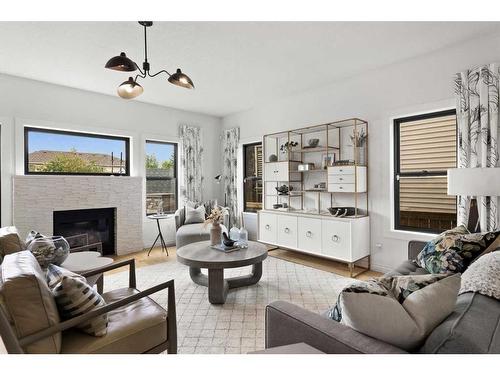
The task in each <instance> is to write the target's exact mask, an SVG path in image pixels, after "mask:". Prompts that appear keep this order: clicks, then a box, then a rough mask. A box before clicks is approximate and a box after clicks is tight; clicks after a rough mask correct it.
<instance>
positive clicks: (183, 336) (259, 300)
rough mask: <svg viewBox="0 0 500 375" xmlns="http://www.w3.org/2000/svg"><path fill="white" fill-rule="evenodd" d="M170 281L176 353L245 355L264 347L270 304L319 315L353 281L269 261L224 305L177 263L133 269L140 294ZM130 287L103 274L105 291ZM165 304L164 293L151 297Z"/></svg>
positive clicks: (123, 275)
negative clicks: (174, 303)
mask: <svg viewBox="0 0 500 375" xmlns="http://www.w3.org/2000/svg"><path fill="white" fill-rule="evenodd" d="M249 272H250V267H243V268H237V269H232V270H227V271H226V274H225V276H226V277H231V276H238V275H244V274H247V273H249ZM170 279H174V280H175V293H176V300H177V327H178V352H179V353H180V354H187V353H216V354H223V353H247V352H250V351H254V350H260V349H264V312H265V307H266V305H267V304H268V303H270V302H273V301H276V300H284V301H290V302H292V303H295V304H297V305H300V306H303V307H305V308H306V309H308V310H311V311H315V312H318V313H322V312H324V311H325V310H327V309H328V308H329V307H330V306H331V305H333V304H334V303H335V302H336V299H337V294H338V293H339V291H340V290H341V289H342V288H343V287H344V286H345V285H347V284H349V283H350V282H351V281H352V279H349V278H346V277H342V276H338V275H335V274H333V273H330V272H325V271H320V270H317V269H314V268H310V267H307V266H303V265H299V264H296V263H291V262H287V261H284V260H281V259H277V258H273V257H268V258H267V259H266V260H265V261H264V263H263V275H262V279H261V280H260V281H259V283H258V284H256V285H252V286H249V287H243V288H238V289H231V290H229V293H228V296H227V300H226V303H225V304H224V305H212V304H210V303H209V302H208V292H207V288H206V287H203V286H200V285H196V284H195V283H193V282H192V281H191V279H190V277H189V271H188V267H186V266H184V265H181V264H179V263H177V262H168V263H161V264H156V265H153V266H147V267H141V268H138V269H137V287H138V289H139V290H143V289H146V288H149V287H151V286H154V285H156V284H159V283H161V282H164V281H167V280H170ZM127 285H128V272H120V273H115V274H111V275H106V276H105V280H104V289H105V291H106V290H110V289H115V288H120V287H126V286H127ZM153 298H154V299H155V300H156V301H157V302H158V303H159V304H160V305H162V306H166V305H167V292H166V291H162V292H159V293H156V294H155V295H153Z"/></svg>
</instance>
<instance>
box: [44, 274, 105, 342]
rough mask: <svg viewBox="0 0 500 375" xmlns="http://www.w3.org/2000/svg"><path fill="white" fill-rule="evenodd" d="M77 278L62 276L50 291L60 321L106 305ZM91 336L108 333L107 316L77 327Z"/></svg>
mask: <svg viewBox="0 0 500 375" xmlns="http://www.w3.org/2000/svg"><path fill="white" fill-rule="evenodd" d="M81 279H82V278H81V276H79V277H71V276H62V279H61V281H60V282H59V283H58V284H57V285H56V286H55V288H54V289H53V290H52V293H53V294H54V297H55V300H56V304H57V308H58V309H59V314H60V316H61V319H62V320H68V319H71V318H74V317H76V316H79V315H82V314H84V313H86V312H89V311H91V310H94V309H96V308H98V307H102V306H105V305H106V302H105V301H104V299H103V298H102V297H101V296H100V295H99V293H97V291H95V290H94V289H93V288H92V287H91V286H89V285H88V284H87V283H86V282H84V281H82V280H81ZM77 328H78V329H80V330H82V331H83V332H85V333H88V334H89V335H92V336H104V335H105V334H106V333H107V332H108V314H103V315H99V316H97V317H95V318H93V319H91V320H88V321H85V322H83V323H81V324H79V325H78V326H77Z"/></svg>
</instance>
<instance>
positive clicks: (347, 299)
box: [329, 274, 460, 351]
mask: <svg viewBox="0 0 500 375" xmlns="http://www.w3.org/2000/svg"><path fill="white" fill-rule="evenodd" d="M459 288H460V274H452V275H451V276H450V275H446V274H440V275H432V274H430V275H407V276H394V277H383V278H380V279H378V280H370V281H367V282H356V283H354V284H352V285H350V286H348V287H346V288H344V289H343V290H342V292H341V293H340V295H339V298H338V302H337V305H336V306H335V307H334V308H333V309H332V310H331V311H330V313H329V317H330V318H331V319H334V320H337V321H340V322H341V323H342V324H344V325H346V326H348V327H350V328H352V329H354V330H356V331H358V332H361V333H364V334H365V335H368V336H371V337H374V338H376V339H378V340H381V341H385V342H387V343H389V344H392V345H394V346H397V347H399V348H402V349H404V350H407V351H412V350H415V349H416V348H418V347H419V346H421V345H422V344H423V342H424V340H425V338H426V337H427V336H428V335H429V334H430V333H431V332H432V330H433V329H434V328H435V327H437V326H438V324H439V323H441V322H442V321H443V320H444V319H445V318H446V317H447V316H448V315H450V314H451V312H452V311H453V309H454V308H455V304H456V301H457V294H458V290H459Z"/></svg>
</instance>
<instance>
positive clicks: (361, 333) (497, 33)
mask: <svg viewBox="0 0 500 375" xmlns="http://www.w3.org/2000/svg"><path fill="white" fill-rule="evenodd" d="M182 7H183V6H181V8H182ZM90 8H91V7H90ZM90 8H89V10H88V11H90ZM271 8H272V7H271ZM35 9H39V8H37V7H34V8H33V9H31V10H30V12H34V11H35ZM184 9H185V8H184ZM202 9H203V10H202ZM257 9H258V6H257V5H256V6H255V9H253V12H257ZM297 9H299V8H297ZM205 10H206V8H201V7H200V8H199V9H197V12H202V14H200V15H199V16H198V17H197V16H195V15H193V16H192V17H193V18H192V19H191V18H189V19H185V18H183V17H185V16H179V19H175V18H172V19H170V18H166V19H163V18H162V17H160V16H156V15H155V14H154V13H153V12H152V13H151V14H150V15H149V18H150V19H152V20H153V21H137V20H135V18H137V16H131V15H130V14H126V15H125V16H124V17H122V18H123V20H120V21H119V20H116V21H105V20H106V19H108V20H110V19H111V20H113V19H117V18H116V17H113V16H112V13H113V10H112V9H108V12H111V13H108V14H106V15H105V16H104V15H103V16H99V17H97V18H95V17H94V18H93V17H91V16H90V15H89V14H85V13H83V14H85V15H84V16H82V17H83V18H82V19H78V20H77V19H75V18H74V17H73V16H71V13H68V14H65V13H64V11H62V13H60V15H59V16H58V17H56V18H57V19H58V20H59V21H58V22H43V21H44V20H45V21H48V20H51V19H54V17H53V16H51V15H50V14H48V15H47V16H46V18H43V17H42V16H40V17H29V16H26V17H22V16H20V13H19V10H18V11H17V12H14V10H13V16H12V19H10V20H8V19H2V20H1V21H0V45H1V46H2V47H1V48H0V88H1V92H2V95H0V162H1V176H0V183H1V189H0V203H1V204H0V211H1V212H0V220H1V232H0V263H1V264H0V267H1V272H0V333H1V337H2V345H0V352H1V353H23V354H56V353H57V354H58V353H64V354H82V357H85V356H84V355H90V354H96V353H101V354H140V353H163V354H180V355H181V357H184V358H186V357H187V360H186V361H188V362H189V358H192V357H191V356H189V355H187V354H194V355H197V354H214V355H217V354H236V355H246V354H257V355H255V356H254V355H250V356H225V357H230V358H231V357H236V358H243V357H244V358H250V359H245V360H248V361H252V362H258V361H259V358H263V356H262V354H271V357H273V356H272V355H273V354H275V355H276V354H288V356H287V357H286V358H291V361H301V359H300V358H310V357H312V356H299V354H318V355H320V354H381V355H385V354H396V353H397V354H500V341H499V338H500V334H499V329H500V328H499V326H498V321H500V301H499V299H500V256H499V255H498V254H500V253H499V252H498V250H500V229H499V228H500V211H499V210H498V209H497V207H498V203H499V198H498V197H499V196H500V187H499V186H500V170H499V169H498V168H500V162H499V157H498V155H499V153H500V148H499V146H498V143H497V137H498V131H499V130H500V122H499V119H498V105H499V104H500V103H499V99H498V98H499V95H498V92H499V87H500V85H499V76H500V68H499V66H500V65H499V64H500V56H499V50H498V45H500V23H499V22H498V21H496V20H488V21H483V20H481V19H480V18H478V19H476V18H475V17H476V16H475V15H471V16H470V18H465V17H463V16H457V17H456V20H454V21H444V19H448V17H444V16H438V17H442V19H443V21H427V20H426V18H425V15H423V16H421V18H420V19H416V20H415V21H417V22H404V21H403V20H406V19H408V18H407V16H406V15H405V14H404V13H402V14H395V15H394V17H393V18H392V20H401V21H396V22H387V18H386V17H384V16H382V17H381V19H380V20H379V21H382V22H375V21H377V20H376V19H373V17H371V16H369V15H368V16H367V18H366V19H363V20H361V19H359V20H357V21H353V19H355V18H353V16H347V19H346V20H345V21H349V22H345V21H343V20H337V19H336V20H325V19H324V17H323V16H322V15H321V12H320V11H319V9H318V10H317V11H319V14H317V15H316V17H313V16H303V17H299V16H297V15H290V16H286V15H285V16H283V18H280V17H275V18H273V16H271V14H273V13H270V15H269V17H271V18H270V19H268V18H267V17H266V18H265V19H261V18H259V17H258V16H256V15H255V14H253V13H250V14H252V15H251V16H248V17H250V18H248V17H246V18H245V17H241V14H239V13H237V14H234V15H233V14H232V13H231V11H229V10H228V13H227V16H226V18H225V19H224V20H225V21H234V22H223V21H222V20H220V17H217V16H214V13H212V12H214V11H215V10H211V11H207V13H206V14H203V12H204V11H205ZM165 11H166V10H165ZM442 11H443V12H444V11H445V10H444V9H443V10H442ZM169 13H170V12H169ZM180 14H182V12H180ZM299 14H300V13H299ZM32 15H33V14H32ZM44 17H45V16H44ZM103 17H104V18H103ZM190 17H191V16H190ZM144 18H147V17H144ZM29 19H31V20H32V21H23V20H29ZM126 20H128V21H126ZM216 20H219V21H216ZM314 20H317V21H314ZM9 21H10V22H9ZM77 21H79V22H77ZM200 21H201V22H200ZM264 21H270V22H264ZM282 21H289V22H282ZM318 21H326V22H318ZM312 41H313V42H312ZM78 293H80V294H78ZM82 300H85V301H87V300H88V302H86V303H82V302H81V301H82ZM78 301H80V305H78V303H79V302H78ZM83 305H84V306H83ZM68 306H70V307H68ZM40 317H46V319H41V318H40ZM388 317H390V318H388ZM183 354H186V355H185V356H184V355H183ZM259 354H261V355H259ZM2 357H3V356H2ZM10 357H16V356H5V358H10ZM18 357H19V356H18ZM20 357H24V356H20ZM32 357H34V356H30V358H32ZM95 357H96V356H94V357H92V358H95ZM159 357H162V358H165V359H162V360H164V361H168V357H171V356H168V355H167V356H159ZM205 357H206V356H205ZM214 357H215V358H217V356H214ZM315 357H319V356H314V357H313V358H315ZM327 357H328V358H341V357H342V356H338V355H337V356H335V355H334V356H327ZM365 357H366V356H365ZM443 357H446V356H443ZM492 357H494V358H495V356H492ZM35 358H36V356H35ZM124 358H125V357H124ZM126 358H128V357H126ZM132 358H133V357H132ZM196 358H198V356H196ZM252 358H255V359H252ZM278 358H280V357H278ZM281 358H283V357H281ZM297 358H298V359H297ZM363 358H364V357H363ZM391 358H392V357H391ZM425 358H426V357H425ZM219 360H220V359H219ZM2 361H3V358H2ZM9 361H10V360H9ZM155 361H158V360H155ZM304 361H311V359H304ZM312 361H314V359H313V360H312ZM347 361H349V360H347ZM391 361H392V359H391ZM188 362H186V363H188ZM304 363H306V362H304ZM347 363H348V362H347Z"/></svg>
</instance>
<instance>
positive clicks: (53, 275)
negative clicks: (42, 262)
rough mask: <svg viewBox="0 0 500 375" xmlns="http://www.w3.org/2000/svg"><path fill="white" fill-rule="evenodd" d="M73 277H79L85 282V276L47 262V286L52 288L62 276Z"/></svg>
mask: <svg viewBox="0 0 500 375" xmlns="http://www.w3.org/2000/svg"><path fill="white" fill-rule="evenodd" d="M64 276H67V277H73V278H76V279H80V280H81V281H83V282H87V280H86V279H85V277H83V276H80V275H78V274H76V273H74V272H71V271H70V270H67V269H66V268H63V267H59V266H56V265H55V264H49V266H48V267H47V273H46V277H47V285H48V286H49V288H50V289H54V288H55V287H56V286H57V284H59V283H60V282H61V281H62V279H63V277H64Z"/></svg>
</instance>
